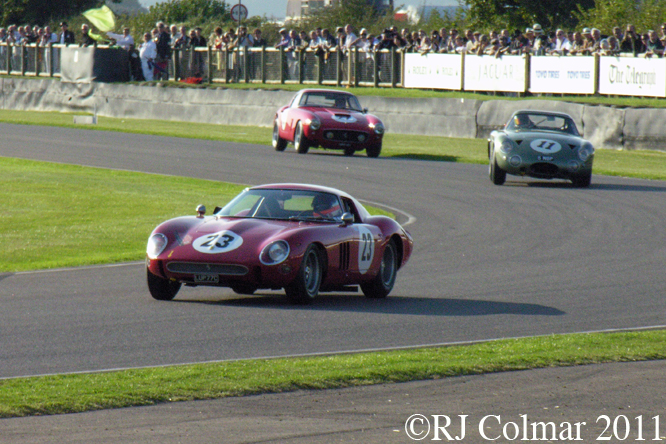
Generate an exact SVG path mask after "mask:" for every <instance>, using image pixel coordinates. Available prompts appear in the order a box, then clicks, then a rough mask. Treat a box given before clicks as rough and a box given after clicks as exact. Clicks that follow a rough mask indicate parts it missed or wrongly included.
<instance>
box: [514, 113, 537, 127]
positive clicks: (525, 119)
mask: <svg viewBox="0 0 666 444" xmlns="http://www.w3.org/2000/svg"><path fill="white" fill-rule="evenodd" d="M513 122H514V124H515V125H516V126H519V127H524V126H530V125H531V124H532V121H531V120H530V118H529V116H528V115H527V114H516V117H514V119H513Z"/></svg>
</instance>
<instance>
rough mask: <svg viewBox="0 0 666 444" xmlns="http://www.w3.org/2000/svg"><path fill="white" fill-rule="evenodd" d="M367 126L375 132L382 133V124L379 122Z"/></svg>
mask: <svg viewBox="0 0 666 444" xmlns="http://www.w3.org/2000/svg"><path fill="white" fill-rule="evenodd" d="M368 126H369V127H370V128H372V129H373V130H374V131H375V134H380V135H381V134H384V125H383V124H382V123H381V122H378V123H371V124H369V125H368Z"/></svg>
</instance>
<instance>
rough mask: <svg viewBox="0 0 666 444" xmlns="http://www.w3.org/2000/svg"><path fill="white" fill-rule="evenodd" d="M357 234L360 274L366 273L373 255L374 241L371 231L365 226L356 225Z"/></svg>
mask: <svg viewBox="0 0 666 444" xmlns="http://www.w3.org/2000/svg"><path fill="white" fill-rule="evenodd" d="M357 228H358V234H359V244H358V271H360V272H361V274H365V273H367V271H368V270H369V269H370V265H371V264H372V259H373V257H374V256H375V242H374V241H373V239H372V232H371V231H370V230H368V229H367V228H366V227H361V226H359V227H357Z"/></svg>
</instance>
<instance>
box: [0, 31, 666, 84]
mask: <svg viewBox="0 0 666 444" xmlns="http://www.w3.org/2000/svg"><path fill="white" fill-rule="evenodd" d="M62 46H63V45H58V44H54V45H48V46H41V45H36V44H32V45H18V46H17V45H10V44H7V43H0V74H5V75H18V76H38V77H60V76H61V67H60V51H61V48H62ZM102 47H105V46H100V48H102ZM128 70H129V66H128ZM168 70H169V79H170V80H176V81H181V80H186V79H195V81H197V82H199V81H201V82H204V83H222V84H224V83H277V84H304V85H335V86H360V87H390V88H427V89H443V90H451V91H482V92H490V93H498V92H499V93H507V94H510V95H523V94H525V95H526V94H563V95H565V94H566V95H569V94H581V95H624V96H638V97H666V57H665V58H646V57H641V56H638V57H636V56H633V55H626V57H625V55H622V56H599V55H594V56H562V57H554V56H506V55H504V56H502V57H499V58H496V57H494V56H487V55H486V56H477V55H469V54H467V55H464V54H418V53H405V52H403V51H400V50H395V49H393V50H382V51H370V52H364V51H362V50H360V49H359V48H353V49H352V50H348V51H341V50H338V49H336V48H333V49H331V50H330V51H326V52H317V51H313V50H311V49H309V48H307V49H302V50H299V51H286V50H285V49H284V48H279V49H276V48H240V49H234V50H217V49H215V48H212V47H203V48H188V49H174V50H173V53H172V57H171V60H170V61H169V66H168Z"/></svg>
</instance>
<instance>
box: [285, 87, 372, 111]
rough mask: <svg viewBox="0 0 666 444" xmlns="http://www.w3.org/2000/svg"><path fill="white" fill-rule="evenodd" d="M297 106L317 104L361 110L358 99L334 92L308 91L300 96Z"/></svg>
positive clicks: (325, 106)
mask: <svg viewBox="0 0 666 444" xmlns="http://www.w3.org/2000/svg"><path fill="white" fill-rule="evenodd" d="M298 105H299V106H317V107H322V108H336V109H344V110H352V111H361V105H360V104H359V103H358V99H357V98H356V97H355V96H352V95H351V94H338V93H335V92H310V93H305V94H303V96H302V97H301V100H300V102H299V104H298Z"/></svg>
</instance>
